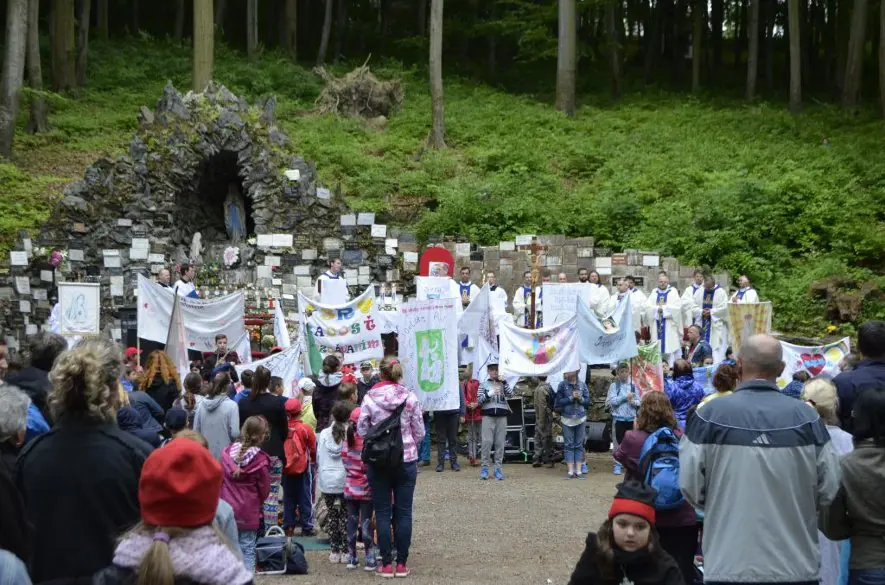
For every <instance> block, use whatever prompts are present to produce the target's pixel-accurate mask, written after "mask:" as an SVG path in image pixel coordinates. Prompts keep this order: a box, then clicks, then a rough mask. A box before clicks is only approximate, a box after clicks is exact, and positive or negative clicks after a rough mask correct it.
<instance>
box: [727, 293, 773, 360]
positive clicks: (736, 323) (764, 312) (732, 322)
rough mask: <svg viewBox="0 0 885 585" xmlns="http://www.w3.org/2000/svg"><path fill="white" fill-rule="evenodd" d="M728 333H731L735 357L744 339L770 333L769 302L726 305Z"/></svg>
mask: <svg viewBox="0 0 885 585" xmlns="http://www.w3.org/2000/svg"><path fill="white" fill-rule="evenodd" d="M728 331H729V333H731V349H732V350H733V351H734V355H737V354H738V353H740V351H741V343H743V341H744V340H745V339H747V338H749V337H751V336H753V335H756V334H757V333H768V332H770V331H771V301H766V302H764V303H728Z"/></svg>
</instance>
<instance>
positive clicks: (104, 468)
mask: <svg viewBox="0 0 885 585" xmlns="http://www.w3.org/2000/svg"><path fill="white" fill-rule="evenodd" d="M120 362H121V355H120V350H119V348H118V347H117V346H116V345H115V344H114V343H113V342H111V341H104V340H97V339H92V340H84V341H81V342H80V343H78V344H77V345H76V346H75V347H74V348H73V349H71V350H70V351H67V352H65V353H63V354H62V355H61V356H60V357H59V358H58V360H57V361H56V362H55V365H54V367H53V368H52V371H51V372H50V373H49V380H50V382H51V383H52V390H51V392H50V394H49V408H50V410H51V412H52V417H53V419H54V420H55V421H56V425H55V427H54V428H53V429H52V430H51V431H49V432H48V433H46V434H44V435H41V436H39V437H37V438H36V439H34V440H33V441H31V442H30V443H28V445H27V446H26V447H25V448H24V449H23V450H22V453H21V455H20V456H19V460H18V478H17V482H18V487H19V489H20V491H21V492H22V493H23V494H24V496H25V507H26V512H27V516H28V519H29V520H30V521H31V524H32V525H33V528H34V539H33V542H32V550H33V551H34V553H33V555H32V557H31V565H30V569H31V577H32V578H33V580H34V582H35V583H42V582H44V581H52V580H53V579H58V580H76V579H85V578H88V577H90V576H91V575H93V574H94V573H95V572H96V571H98V570H100V569H102V568H104V567H106V566H107V565H108V564H109V563H110V562H111V559H112V558H113V554H114V546H115V540H116V539H117V537H118V536H119V535H120V533H121V531H122V530H123V529H125V527H127V526H132V525H133V524H135V522H137V521H138V518H139V509H138V480H139V477H140V476H141V468H142V465H143V464H144V461H145V459H146V458H147V456H148V454H149V453H150V447H149V446H148V445H147V444H146V443H144V442H143V441H140V440H138V439H136V438H135V437H133V436H132V435H130V434H129V433H126V432H124V431H121V430H120V429H119V428H118V427H117V422H116V418H117V410H118V408H119V407H120V395H119V394H118V388H119V385H118V384H119V382H118V380H119V379H120V370H121V368H122V366H121V364H120Z"/></svg>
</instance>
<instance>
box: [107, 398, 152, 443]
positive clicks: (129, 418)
mask: <svg viewBox="0 0 885 585" xmlns="http://www.w3.org/2000/svg"><path fill="white" fill-rule="evenodd" d="M117 426H118V427H120V430H121V431H126V432H127V433H129V434H131V435H133V436H135V437H138V438H139V439H141V440H142V441H144V442H145V443H147V444H148V445H150V446H151V447H159V446H160V444H161V443H162V440H161V439H160V435H159V434H157V433H156V432H154V431H152V430H150V429H147V428H145V427H144V423H143V422H142V420H141V415H139V414H138V411H137V410H135V409H134V408H132V407H131V406H126V407H124V408H121V409H120V410H118V411H117Z"/></svg>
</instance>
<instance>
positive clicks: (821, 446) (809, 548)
mask: <svg viewBox="0 0 885 585" xmlns="http://www.w3.org/2000/svg"><path fill="white" fill-rule="evenodd" d="M783 367H784V364H783V351H782V349H781V345H780V342H779V341H778V340H776V339H775V338H773V337H771V336H770V335H754V336H753V337H750V338H749V339H748V340H747V341H745V342H744V344H743V346H742V347H741V350H740V355H739V357H738V368H739V369H740V371H741V378H742V383H741V385H740V386H739V387H738V389H737V390H736V391H735V392H734V394H732V395H730V396H724V397H722V398H719V399H717V400H713V401H711V402H709V403H708V404H707V405H705V406H704V408H703V409H700V410H698V411H697V412H696V413H695V415H694V416H693V417H692V418H691V419H690V420H689V421H688V425H687V427H686V432H685V436H684V437H683V439H682V443H681V444H680V448H679V451H680V453H679V487H680V488H681V490H682V493H683V494H684V495H685V497H686V499H687V500H688V501H689V502H690V503H691V504H692V505H693V506H694V507H695V508H697V509H699V510H702V511H703V512H704V541H703V549H704V583H705V584H706V585H711V584H717V583H739V584H741V585H745V584H757V583H778V585H800V584H801V585H806V584H807V585H817V584H818V574H819V565H820V548H819V546H818V540H817V513H818V511H819V510H821V509H822V508H825V507H826V506H829V505H830V503H831V502H832V501H833V499H834V498H835V496H836V493H837V491H838V490H839V458H838V455H837V454H836V450H835V449H834V448H833V445H832V443H831V442H830V436H829V434H828V432H827V429H826V426H825V425H824V422H823V421H822V420H821V418H820V416H819V415H818V413H817V411H816V410H815V409H814V408H813V407H811V406H810V405H808V404H806V403H804V402H802V401H800V400H795V399H793V398H791V397H789V396H785V395H783V394H781V393H780V392H778V387H777V384H775V380H777V377H778V376H779V375H780V373H781V371H782V370H783Z"/></svg>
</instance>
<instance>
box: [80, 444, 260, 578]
mask: <svg viewBox="0 0 885 585" xmlns="http://www.w3.org/2000/svg"><path fill="white" fill-rule="evenodd" d="M221 483H222V473H221V466H220V465H219V464H218V462H217V461H215V459H214V458H213V457H212V454H211V453H209V451H208V450H207V449H206V448H205V447H203V446H202V445H200V444H198V443H197V442H195V441H192V440H190V439H174V440H173V441H172V442H170V443H169V444H168V445H166V446H165V447H163V448H162V449H157V450H156V451H154V452H153V453H152V454H151V455H150V457H148V458H147V461H145V463H144V468H143V469H142V474H141V480H140V482H139V484H138V500H139V502H140V504H141V523H139V524H138V525H137V526H136V527H135V528H134V529H132V530H131V531H130V532H128V533H127V534H126V535H124V536H123V538H122V539H121V540H120V543H119V544H118V545H117V549H116V550H115V551H114V559H113V563H112V564H111V566H109V567H107V568H105V569H103V570H102V571H100V572H99V573H98V574H96V575H95V578H94V579H93V581H92V583H93V585H183V584H187V585H247V584H250V583H252V574H251V573H250V572H249V571H247V570H246V568H245V567H244V566H243V563H242V562H241V561H240V560H239V559H238V558H237V557H236V555H235V554H234V552H233V550H232V549H231V544H230V543H228V542H227V540H226V539H225V538H224V536H223V535H222V534H221V533H220V532H218V530H217V529H216V528H215V527H213V525H212V521H213V520H214V519H215V509H216V507H217V506H218V497H219V493H220V492H221Z"/></svg>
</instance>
